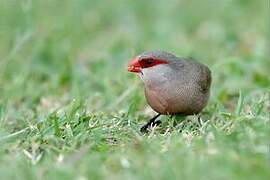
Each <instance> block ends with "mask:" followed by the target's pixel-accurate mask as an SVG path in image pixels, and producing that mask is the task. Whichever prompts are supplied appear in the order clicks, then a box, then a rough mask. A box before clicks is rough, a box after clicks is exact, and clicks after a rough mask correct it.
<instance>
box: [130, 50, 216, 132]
mask: <svg viewBox="0 0 270 180" xmlns="http://www.w3.org/2000/svg"><path fill="white" fill-rule="evenodd" d="M127 70H128V71H129V72H133V73H136V74H138V75H139V77H140V78H141V80H142V81H143V84H144V92H145V98H146V101H147V103H148V104H149V105H150V107H151V108H152V109H153V110H154V111H156V112H157V113H158V114H157V115H156V116H154V117H153V118H151V119H150V120H149V121H148V122H147V123H146V124H145V125H144V126H142V127H141V129H140V131H141V132H146V131H147V130H148V129H149V128H150V127H153V126H154V125H159V124H160V123H161V121H157V120H156V119H157V118H158V117H159V116H160V115H184V116H187V115H195V114H198V113H200V112H201V111H202V110H203V108H205V107H206V105H207V103H208V100H209V96H210V87H211V81H212V77H211V71H210V69H209V68H208V67H207V66H206V65H204V64H202V63H200V62H198V61H197V60H195V59H193V58H182V57H181V58H180V57H177V56H175V55H174V54H172V53H170V52H166V51H160V50H156V51H146V52H143V53H142V54H140V55H138V56H136V57H135V58H133V59H132V60H131V61H130V62H129V63H128V67H127Z"/></svg>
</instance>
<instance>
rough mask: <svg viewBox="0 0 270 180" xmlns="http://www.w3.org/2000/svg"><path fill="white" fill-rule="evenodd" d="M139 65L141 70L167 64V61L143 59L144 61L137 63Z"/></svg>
mask: <svg viewBox="0 0 270 180" xmlns="http://www.w3.org/2000/svg"><path fill="white" fill-rule="evenodd" d="M139 64H140V66H141V67H142V68H148V67H152V66H156V65H159V64H168V61H166V60H163V59H153V58H145V59H141V60H140V61H139Z"/></svg>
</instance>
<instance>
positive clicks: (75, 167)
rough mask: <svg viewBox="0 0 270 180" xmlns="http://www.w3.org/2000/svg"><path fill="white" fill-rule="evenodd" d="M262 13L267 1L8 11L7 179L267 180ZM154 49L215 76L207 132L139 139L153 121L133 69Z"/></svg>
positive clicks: (190, 122) (2, 165)
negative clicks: (136, 58)
mask: <svg viewBox="0 0 270 180" xmlns="http://www.w3.org/2000/svg"><path fill="white" fill-rule="evenodd" d="M268 5H269V2H268ZM267 8H268V7H267V2H266V1H263V0H259V1H251V0H249V1H241V0H236V1H214V0H205V1H196V2H195V1H187V0H186V1H184V0H183V1H176V0H169V1H154V0H150V1H143V0H137V1H131V0H130V1H124V0H120V1H97V0H96V1H95V0H92V1H87V0H78V1H76V2H75V1H71V0H65V1H52V0H48V1H41V0H36V1H31V0H24V1H16V0H2V1H1V2H0V39H1V42H0V54H1V57H0V143H1V147H0V176H1V178H2V179H79V180H83V179H207V180H208V179H214V180H216V179H269V177H270V172H269V168H270V164H269V163H270V154H269V148H270V147H269V143H270V142H269V141H270V126H269V123H270V122H269V107H270V106H269V87H270V78H269V67H270V62H269V56H267V55H268V54H267V53H269V52H267V50H268V49H267V37H268V36H267V33H268V31H267V27H268V25H267V23H266V22H268V21H269V19H267V17H268V15H269V14H267V12H268V10H269V9H267ZM153 49H161V50H167V51H170V52H173V53H175V54H177V55H179V56H192V57H195V58H197V59H198V60H199V61H201V62H203V63H205V64H207V65H209V67H210V69H211V70H212V75H213V84H212V92H211V99H210V102H209V104H208V106H207V108H205V110H204V112H203V113H202V124H201V125H200V124H198V122H197V117H193V116H189V117H186V118H185V119H184V120H179V119H178V118H177V117H165V116H163V117H162V118H161V119H162V121H163V124H162V126H161V127H158V128H155V129H154V130H153V131H151V132H150V133H149V134H146V135H142V134H140V133H139V128H140V126H141V125H142V124H143V123H145V122H146V121H147V120H148V119H149V118H150V117H151V116H152V115H153V113H152V111H151V109H149V108H148V107H147V104H146V101H145V99H144V94H143V85H142V83H141V82H140V80H139V79H138V78H137V77H135V76H134V74H131V73H128V72H127V71H126V64H127V63H128V61H129V60H130V59H131V58H132V57H133V56H135V55H137V54H139V53H141V52H142V51H145V50H153ZM173 122H176V123H173Z"/></svg>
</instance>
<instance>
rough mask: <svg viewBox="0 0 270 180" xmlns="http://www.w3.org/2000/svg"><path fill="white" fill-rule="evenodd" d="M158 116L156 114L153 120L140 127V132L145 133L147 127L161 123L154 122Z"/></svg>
mask: <svg viewBox="0 0 270 180" xmlns="http://www.w3.org/2000/svg"><path fill="white" fill-rule="evenodd" d="M159 116H160V114H157V115H156V116H154V117H153V118H151V119H150V120H149V121H148V122H147V123H146V124H145V125H143V126H142V127H141V130H140V131H141V132H146V131H147V129H148V127H149V126H154V125H157V126H158V125H159V124H160V123H161V121H159V120H158V121H156V119H157V118H158V117H159Z"/></svg>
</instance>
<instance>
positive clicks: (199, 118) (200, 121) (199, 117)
mask: <svg viewBox="0 0 270 180" xmlns="http://www.w3.org/2000/svg"><path fill="white" fill-rule="evenodd" d="M197 118H198V119H197V120H198V124H199V126H200V127H202V124H203V122H202V118H201V114H198V117H197Z"/></svg>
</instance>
